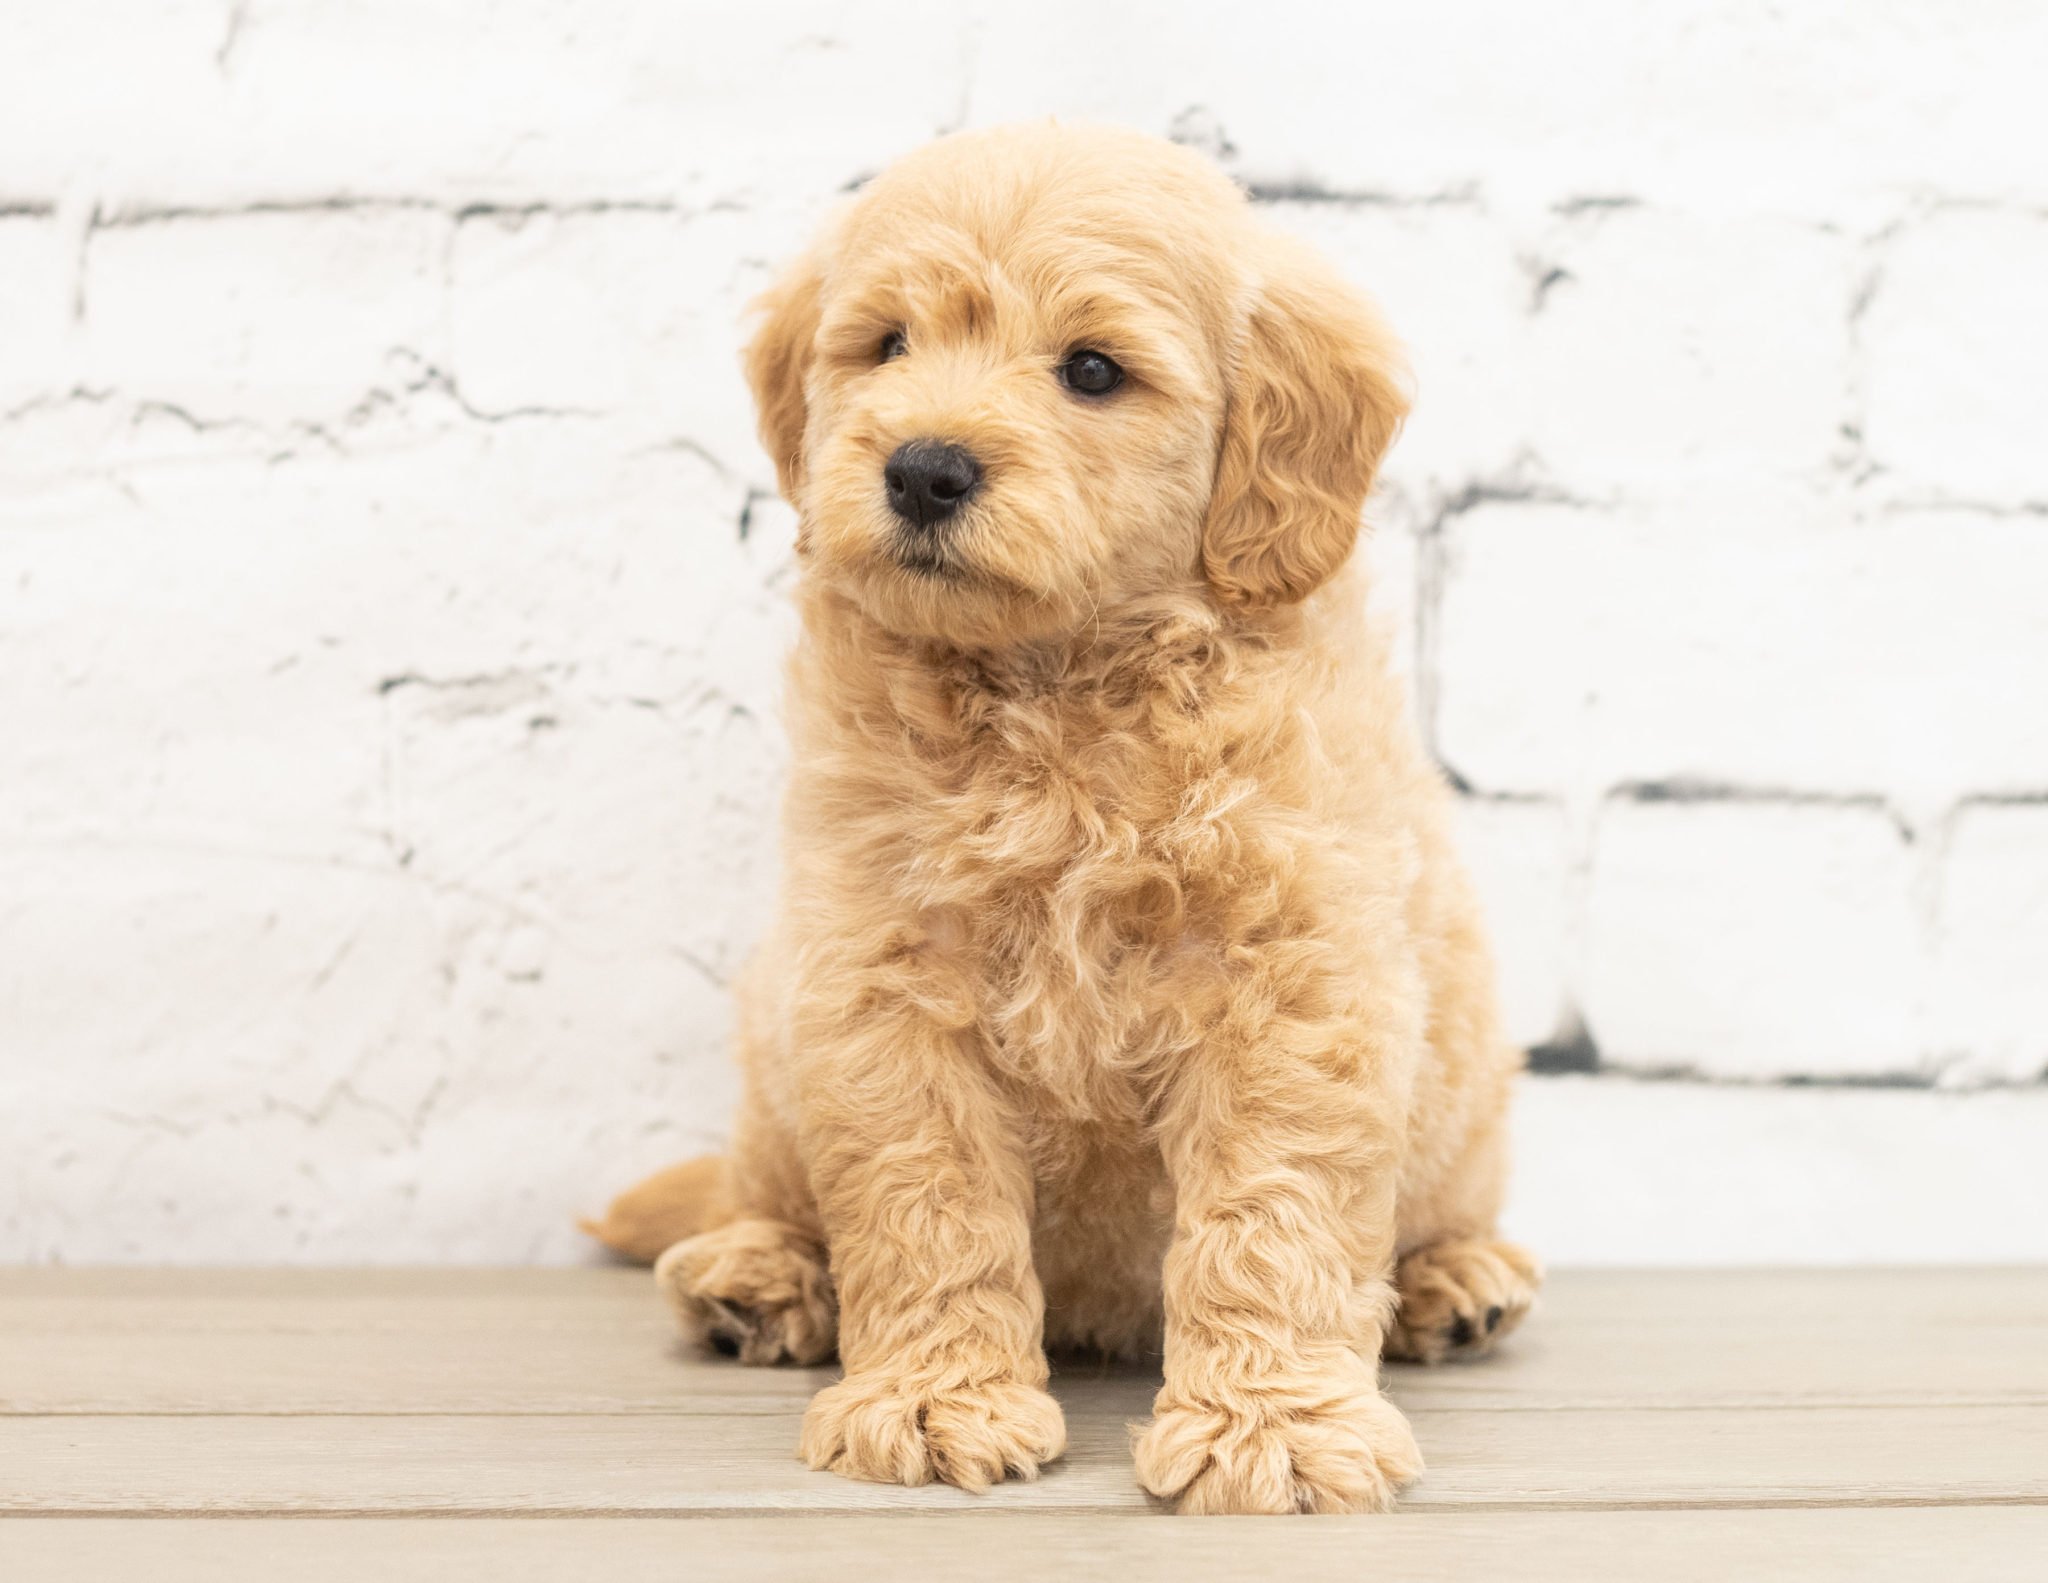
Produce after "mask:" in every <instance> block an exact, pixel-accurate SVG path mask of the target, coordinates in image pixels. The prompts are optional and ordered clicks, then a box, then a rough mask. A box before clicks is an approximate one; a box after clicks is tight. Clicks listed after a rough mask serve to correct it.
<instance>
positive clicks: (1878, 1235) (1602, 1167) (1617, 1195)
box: [1506, 1077, 2048, 1268]
mask: <svg viewBox="0 0 2048 1583" xmlns="http://www.w3.org/2000/svg"><path fill="white" fill-rule="evenodd" d="M2044 1131H2048V1089H2030V1090H2025V1091H2022V1092H2017V1093H2015V1092H1991V1093H1975V1094H1952V1093H1930V1092H1927V1091H1925V1090H1911V1089H1904V1090H1901V1089H1840V1088H1763V1087H1730V1086H1726V1085H1715V1084H1711V1083H1640V1082H1630V1081H1628V1080H1626V1079H1616V1078H1605V1077H1601V1078H1578V1077H1546V1078H1532V1079H1529V1080H1528V1081H1525V1082H1524V1083H1523V1084H1522V1086H1521V1090H1520V1096H1519V1099H1518V1101H1517V1103H1516V1107H1515V1179H1514V1186H1513V1189H1512V1191H1511V1193H1510V1196H1509V1201H1508V1213H1507V1220H1506V1227H1507V1230H1508V1232H1509V1234H1510V1235H1512V1236H1514V1237H1517V1238H1519V1239H1520V1240H1521V1241H1523V1242H1525V1243H1526V1244H1527V1245H1528V1246H1529V1247H1531V1248H1533V1249H1535V1250H1536V1252H1538V1253H1539V1254H1541V1255H1542V1256H1543V1257H1544V1258H1546V1259H1548V1260H1550V1261H1551V1263H1552V1264H1554V1265H1557V1266H1560V1267H1562V1266H1567V1265H1578V1264H1592V1265H1619V1266H1624V1267H1625V1266H1638V1267H1652V1268H1654V1267H1657V1266H1665V1265H1692V1266H1696V1267H1698V1266H1704V1267H1715V1266H1719V1267H1722V1268H1728V1267H1749V1266H1756V1265H1814V1264H1823V1265H1842V1264H1889V1265H1901V1264H1933V1265H1941V1264H2034V1263H2038V1262H2040V1261H2041V1260H2042V1259H2043V1258H2048V1218H2044V1217H2042V1216H2040V1215H2033V1214H2024V1213H2009V1212H2005V1211H2007V1210H2009V1209H2010V1208H2011V1207H2013V1206H2018V1205H2031V1204H2039V1203H2042V1202H2048V1149H2043V1148H2042V1147H2041V1146H2040V1139H2041V1137H2042V1135H2043V1133H2044Z"/></svg>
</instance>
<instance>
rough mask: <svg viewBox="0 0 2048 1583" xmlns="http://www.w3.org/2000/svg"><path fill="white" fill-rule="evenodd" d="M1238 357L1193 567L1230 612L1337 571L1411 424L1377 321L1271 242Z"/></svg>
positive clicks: (1301, 590) (1299, 591)
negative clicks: (1376, 479)
mask: <svg viewBox="0 0 2048 1583" xmlns="http://www.w3.org/2000/svg"><path fill="white" fill-rule="evenodd" d="M1269 245H1270V252H1269V253H1268V255H1267V259H1266V268H1265V271H1264V277H1263V278H1262V279H1261V280H1260V281H1259V283H1258V286H1257V288H1256V292H1255V294H1254V296H1253V299H1252V304H1251V311H1250V322H1249V324H1248V325H1247V327H1246V329H1245V332H1244V334H1243V337H1242V339H1241V340H1240V343H1239V346H1238V354H1237V365H1236V369H1235V371H1234V373H1233V375H1232V378H1231V382H1230V395H1229V400H1228V408H1227V411H1226V413H1225V416H1224V430H1223V449H1222V454H1221V455H1220V457H1219V458H1218V461H1217V467H1216V484H1215V488H1214V490H1213V492H1212V493H1211V495H1210V500H1209V520H1208V525H1207V527H1206V528H1205V529H1204V531H1203V535H1202V570H1203V572H1204V574H1205V575H1206V576H1207V577H1208V579H1209V583H1210V586H1211V587H1213V588H1214V589H1215V590H1216V593H1217V595H1218V597H1219V598H1221V599H1222V600H1224V601H1225V602H1226V603H1229V604H1237V605H1259V604H1286V603H1289V602H1291V601H1294V600H1297V599H1300V598H1303V597H1304V596H1305V595H1307V594H1308V593H1309V592H1310V591H1311V590H1312V589H1314V588H1315V587H1316V586H1317V585H1318V584H1319V583H1321V582H1322V581H1323V580H1324V579H1325V578H1327V577H1329V576H1330V574H1331V573H1333V572H1334V571H1336V570H1337V568H1338V567H1339V566H1341V565H1343V564H1344V558H1345V557H1346V556H1347V555H1349V554H1350V553H1351V547H1352V545H1353V544H1354V543H1355V542H1356V541H1357V538H1358V528H1359V515H1360V513H1361V512H1362V511H1363V510H1364V507H1365V496H1366V491H1367V490H1369V489H1371V487H1372V479H1373V474H1374V472H1375V471H1376V470H1377V469H1378V467H1379V464H1380V458H1381V457H1382V456H1384V455H1385V454H1386V450H1387V447H1388V446H1389V445H1391V444H1392V443H1393V439H1394V435H1395V433H1396V432H1397V431H1398V430H1399V429H1400V427H1401V420H1402V419H1403V418H1405V417H1406V416H1407V415H1408V394H1407V390H1406V388H1405V383H1406V374H1405V370H1404V368H1403V366H1402V362H1401V355H1400V349H1399V347H1398V346H1397V345H1396V343H1395V341H1394V339H1393V336H1392V335H1391V334H1390V333H1389V332H1388V331H1387V328H1386V326H1385V325H1384V324H1382V323H1381V321H1380V317H1379V314H1378V313H1377V312H1376V311H1375V310H1374V308H1373V307H1372V305H1371V304H1370V303H1368V302H1367V301H1366V300H1365V299H1364V297H1362V296H1360V295H1359V293H1357V292H1356V291H1354V290H1352V289H1351V287H1350V286H1348V285H1346V284H1345V283H1344V282H1343V281H1342V280H1341V279H1339V278H1338V276H1337V275H1336V273H1335V272H1334V271H1332V270H1331V269H1329V268H1328V267H1327V266H1326V265H1324V264H1323V263H1322V262H1321V261H1320V260H1319V259H1317V258H1316V257H1315V256H1314V255H1313V254H1311V253H1310V252H1309V251H1308V250H1307V249H1306V248H1303V247H1300V246H1299V245H1297V244H1294V243H1292V242H1288V241H1283V240H1281V239H1277V238H1275V239H1273V240H1272V241H1271V243H1270V244H1269Z"/></svg>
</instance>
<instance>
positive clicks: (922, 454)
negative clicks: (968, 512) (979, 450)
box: [882, 440, 981, 528]
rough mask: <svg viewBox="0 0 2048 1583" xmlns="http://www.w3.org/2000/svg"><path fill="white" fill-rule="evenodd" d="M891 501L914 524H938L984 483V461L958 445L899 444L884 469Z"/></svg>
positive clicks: (897, 510) (932, 443) (897, 512)
mask: <svg viewBox="0 0 2048 1583" xmlns="http://www.w3.org/2000/svg"><path fill="white" fill-rule="evenodd" d="M882 482H883V483H884V484H886V485H888V488H889V505H890V507H891V509H893V510H894V511H895V513H896V515H897V516H899V517H901V518H902V519H903V520H904V521H905V522H907V523H909V524H910V525H911V526H912V527H917V528H935V527H937V526H938V525H939V524H940V523H941V522H944V521H945V520H946V519H947V518H948V517H950V516H951V515H952V514H953V513H954V512H956V511H958V510H959V509H960V507H961V506H962V505H963V504H964V503H965V502H966V500H967V497H968V496H970V495H972V494H973V493H974V491H975V489H976V488H977V487H978V486H979V485H980V483H981V463H979V462H977V461H976V460H975V459H974V457H973V455H972V454H971V453H969V452H967V451H964V450H962V449H961V448H960V447H959V446H957V445H947V444H945V443H944V442H943V441H939V440H912V441H910V442H909V443H908V444H905V445H899V446H897V447H896V454H895V455H894V456H892V457H890V458H889V461H888V465H887V466H885V467H884V468H883V469H882Z"/></svg>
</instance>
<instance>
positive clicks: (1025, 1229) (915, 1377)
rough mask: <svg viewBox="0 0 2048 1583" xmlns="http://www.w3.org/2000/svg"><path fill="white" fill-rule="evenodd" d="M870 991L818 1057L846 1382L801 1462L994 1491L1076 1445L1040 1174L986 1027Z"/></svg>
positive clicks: (815, 1179)
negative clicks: (1045, 1243)
mask: <svg viewBox="0 0 2048 1583" xmlns="http://www.w3.org/2000/svg"><path fill="white" fill-rule="evenodd" d="M919 998H920V997H917V996H915V995H908V994H906V995H898V994H895V993H892V992H891V991H890V990H889V989H887V988H883V989H880V990H877V989H875V988H874V987H873V986H869V987H868V989H867V992H866V993H864V994H861V995H860V996H859V999H858V1000H856V1001H855V1002H853V1003H855V1004H861V1003H863V1002H864V1003H865V1009H864V1010H863V1011H862V1012H861V1013H859V1014H858V1016H857V1017H856V1018H854V1019H852V1020H850V1021H846V1020H842V1022H841V1023H840V1025H839V1026H838V1028H837V1029H836V1030H835V1031H833V1032H830V1033H827V1032H826V1031H825V1030H822V1029H821V1030H820V1035H819V1038H818V1039H817V1041H816V1042H814V1043H813V1044H812V1045H811V1046H810V1048H809V1049H808V1050H807V1051H806V1056H805V1077H804V1093H803V1097H802V1105H803V1127H804V1140H805V1149H806V1154H807V1156H808V1158H809V1160H810V1165H811V1178H812V1186H813V1189H814V1191H815V1192H816V1194H817V1199H818V1208H819V1211H820V1214H821V1215H822V1217H823V1220H824V1224H825V1232H826V1238H827V1241H828V1242H829V1244H830V1247H831V1257H832V1274H833V1279H834V1281H835V1282H836V1283H837V1285H838V1289H839V1354H840V1357H841V1359H842V1361H843V1362H844V1363H845V1365H846V1377H845V1379H844V1380H842V1381H841V1382H840V1383H839V1384H837V1385H833V1386H829V1387H828V1388H826V1389H825V1390H823V1391H820V1392H819V1393H818V1395H817V1396H816V1397H815V1398H814V1399H813V1400H812V1402H811V1406H810V1410H809V1411H808V1412H807V1413H806V1414H805V1416H804V1428H803V1443H802V1449H803V1456H804V1460H805V1461H807V1462H808V1463H809V1464H810V1465H811V1466H812V1467H814V1468H829V1469H831V1470H833V1471H834V1472H838V1473H844V1474H847V1475H849V1476H851V1477H853V1478H860V1479H873V1480H876V1481H879V1482H884V1483H892V1482H893V1483H900V1484H923V1483H926V1482H928V1481H930V1480H932V1479H942V1480H944V1481H945V1482H946V1483H948V1484H957V1485H959V1486H960V1487H961V1488H962V1489H968V1490H981V1489H986V1488H987V1487H988V1486H989V1485H991V1484H994V1483H996V1482H998V1481H1000V1480H1002V1479H1003V1478H1005V1477H1016V1478H1025V1479H1029V1478H1033V1477H1036V1476H1037V1473H1038V1469H1039V1467H1040V1465H1041V1464H1042V1463H1045V1462H1049V1461H1051V1460H1052V1459H1053V1458H1055V1457H1057V1456H1058V1455H1059V1454H1060V1452H1061V1451H1062V1450H1064V1449H1065V1446H1066V1425H1065V1423H1064V1422H1063V1420H1062V1419H1061V1417H1060V1410H1059V1406H1058V1404H1057V1403H1055V1402H1054V1401H1053V1399H1052V1397H1051V1396H1050V1395H1048V1394H1047V1392H1046V1390H1045V1382H1046V1377H1047V1369H1046V1361H1045V1349H1044V1344H1043V1334H1044V1324H1045V1299H1044V1294H1043V1293H1042V1292H1041V1290H1040V1289H1039V1284H1038V1277H1037V1275H1036V1273H1035V1272H1034V1271H1033V1269H1032V1264H1031V1202H1032V1182H1031V1173H1030V1167H1029V1162H1028V1161H1027V1160H1026V1158H1025V1156H1024V1152H1023V1148H1022V1146H1021V1144H1020V1142H1019V1141H1018V1134H1017V1129H1016V1128H1014V1127H1012V1126H1010V1125H1007V1124H1006V1120H1007V1118H1006V1117H1005V1114H1004V1109H1003V1105H1002V1102H1001V1099H1000V1096H999V1095H998V1094H997V1093H996V1091H995V1089H994V1086H993V1085H992V1084H991V1083H990V1081H989V1080H988V1077H987V1075H986V1072H985V1071H984V1070H983V1069H982V1068H981V1066H980V1065H979V1063H978V1062H977V1061H976V1059H975V1056H974V1051H973V1047H972V1044H971V1042H970V1040H971V1037H972V1036H971V1034H970V1033H968V1032H966V1031H965V1030H962V1029H957V1028H948V1027H944V1026H936V1025H934V1020H933V1017H932V1014H931V1011H930V1009H929V1006H928V1005H927V1006H920V1005H917V1004H915V1003H914V1002H915V1001H917V1000H918V999H919Z"/></svg>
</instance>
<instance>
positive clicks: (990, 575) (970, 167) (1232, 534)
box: [748, 126, 1403, 646]
mask: <svg viewBox="0 0 2048 1583" xmlns="http://www.w3.org/2000/svg"><path fill="white" fill-rule="evenodd" d="M1319 296H1320V297H1321V298H1322V299H1323V300H1321V301H1317V300H1316V299H1317V298H1318V297H1319ZM765 305H766V309H767V317H766V321H765V323H764V325H763V327H762V330H761V333H760V334H759V335H758V336H757V338H756V339H755V341H754V343H753V344H752V345H751V346H750V347H749V349H748V373H749V376H750V378H751V379H752V382H753V385H754V389H755V394H756V398H757V400H758V401H759V404H760V407H761V427H762V434H763V438H764V440H765V441H766V442H767V444H768V445H769V447H770V450H771V453H772V454H773V455H774V456H775V458H776V463H777V467H778V470H779V474H780V477H781V481H782V485H783V490H784V492H785V494H787V495H788V496H789V498H790V500H791V502H792V503H793V504H794V505H795V506H796V508H797V510H798V512H799V515H800V521H801V526H800V529H799V539H798V546H799V549H800V551H801V552H802V554H803V555H804V556H805V558H806V561H807V564H808V566H809V568H810V575H814V576H820V577H824V578H826V579H829V580H830V581H832V582H833V583H834V584H835V585H837V586H840V587H842V588H843V589H844V590H845V591H846V592H847V593H849V594H850V595H851V596H852V597H853V598H855V599H856V600H858V601H859V602H860V604H861V605H862V606H863V607H864V608H865V609H866V610H867V611H868V612H869V614H870V615H872V616H873V617H874V618H875V619H876V620H878V621H880V622H881V623H882V624H883V625H885V626H887V627H889V628H891V629H893V630H896V631H899V632H904V633H911V634H918V635H922V636H929V637H938V638H944V639H949V640H952V641H955V642H959V643H963V644H967V645H971V646H991V645H1000V644H1002V643H1005V642H1011V641H1017V640H1022V639H1031V638H1040V637H1047V636H1057V635H1061V634H1065V633H1071V632H1075V631H1078V630H1080V629H1081V628H1083V627H1084V626H1085V625H1087V624H1088V623H1089V622H1090V621H1091V620H1095V619H1097V618H1099V617H1100V616H1101V615H1102V614H1103V612H1104V611H1106V610H1113V609H1114V608H1116V607H1118V606H1120V605H1123V604H1125V603H1128V602H1130V601H1132V600H1135V599H1140V598H1143V597H1145V596H1148V595H1153V594H1158V593H1161V592H1166V591H1171V590H1177V589H1192V588H1207V589H1208V590H1210V592H1211V593H1212V594H1213V596H1214V597H1216V598H1218V599H1219V600H1221V601H1224V602H1229V603H1256V602H1260V601H1270V600H1281V599H1290V598H1299V597H1300V596H1301V595H1302V594H1304V593H1306V592H1307V591H1308V589H1309V588H1311V587H1313V586H1314V584H1315V583H1317V582H1319V581H1321V580H1322V578H1323V577H1325V576H1327V575H1328V574H1329V572H1330V571H1332V570H1334V569H1335V567H1336V565H1337V564H1338V563H1339V562H1341V561H1342V559H1343V557H1344V555H1345V554H1346V553H1348V551H1349V549H1350V547H1351V543H1352V540H1353V538H1354V537H1355V535H1356V531H1357V521H1358V512H1359V507H1360V505H1361V504H1362V502H1363V498H1364V494H1365V490H1366V488H1367V486H1368V484H1369V483H1370V480H1371V475H1372V470H1373V467H1374V465H1375V464H1376V462H1377V460H1378V457H1379V454H1380V452H1381V450H1383V448H1384V447H1385V445H1386V443H1387V442H1388V440H1389V439H1390V438H1391V436H1392V432H1393V429H1394V427H1395V426H1396V424H1397V423H1398V421H1399V418H1400V415H1401V412H1402V410H1403V407H1402V401H1401V397H1400V395H1399V392H1398V389H1397V384H1396V379H1395V374H1394V361H1393V357H1392V354H1391V348H1390V345H1389V343H1388V341H1387V339H1386V337H1385V335H1384V333H1383V332H1382V331H1381V330H1380V328H1379V326H1378V323H1377V321H1376V320H1374V319H1373V318H1372V316H1371V314H1370V311H1369V310H1368V309H1366V308H1365V307H1364V305H1363V304H1362V303H1361V302H1359V301H1358V299H1356V298H1355V297H1354V296H1353V295H1352V294H1351V293H1349V292H1348V291H1347V290H1345V289H1344V288H1343V287H1342V286H1341V285H1340V284H1338V283H1337V282H1335V281H1334V280H1333V279H1331V278H1329V277H1327V276H1324V275H1322V274H1320V273H1319V272H1318V271H1317V269H1316V267H1315V266H1314V265H1313V263H1312V261H1308V260H1305V259H1303V258H1301V257H1300V256H1299V255H1297V254H1294V253H1291V252H1289V251H1287V250H1286V249H1284V248H1282V247H1281V246H1279V245H1278V244H1277V243H1275V242H1273V241H1272V240H1270V239H1267V238H1264V237H1262V236H1260V235H1258V234H1257V233H1256V232H1255V231H1254V229H1253V227H1252V226H1251V224H1250V223H1249V220H1248V217H1247V215H1246V212H1245V208H1244V204H1243V202H1242V199H1241V198H1240V196H1239V194H1238V193H1237V191H1236V189H1235V188H1233V187H1232V186H1231V185H1230V184H1229V183H1228V182H1227V181H1225V180H1224V179H1223V178H1222V177H1221V176H1220V175H1219V174H1217V173H1216V172H1215V171H1213V170H1211V169H1210V168H1209V167H1208V166H1206V165H1205V164H1204V163H1202V162H1201V161H1200V160H1199V159H1198V158H1197V157H1196V156H1194V155H1192V154H1189V153H1187V152H1186V151H1185V150H1182V149H1178V148H1175V147H1173V146H1172V145H1170V144H1166V143H1163V142H1158V141H1155V140H1153V139H1149V138H1143V137H1139V136H1136V135H1134V134H1128V133H1114V132H1106V131H1102V130H1095V129H1069V128H1058V127H1053V126H1039V127H1028V128H1016V129H1008V130H1004V131H999V132H993V133H980V134H972V135H967V136H962V137H956V138H952V139H948V140H946V141H945V142H942V143H939V144H935V145H933V146H932V147H931V148H928V149H926V150H924V151H922V152H921V153H919V154H917V155H914V156H912V157H911V158H910V159H908V160H905V161H904V162H902V163H901V164H899V165H898V166H896V167H895V168H894V169H893V170H891V171H890V172H889V173H887V174H886V175H884V176H883V177H881V178H880V179H878V180H877V181H876V182H874V183H873V184H872V185H871V186H870V187H869V188H868V190H867V191H866V192H865V193H864V194H863V195H862V197H861V199H860V200H859V201H858V202H857V203H856V204H855V206H854V207H853V208H852V210H851V211H850V212H849V213H848V214H847V215H846V216H845V217H844V218H843V219H842V221H841V222H840V224H839V225H838V226H837V227H835V228H834V229H833V230H832V231H831V232H830V233H829V234H828V235H827V236H826V237H825V238H824V239H823V240H822V241H821V242H820V243H819V244H818V246H817V247H816V248H815V249H814V250H813V252H812V253H811V254H810V255H808V256H807V257H806V258H805V259H804V260H802V261H801V262H800V263H799V264H798V265H797V266H796V267H795V268H794V269H793V270H792V271H791V272H790V273H789V274H788V275H787V276H786V277H785V278H784V279H783V281H782V282H781V283H780V284H779V285H778V286H777V287H776V288H775V289H774V290H773V291H771V292H770V293H769V295H768V298H767V299H766V304H765Z"/></svg>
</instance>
